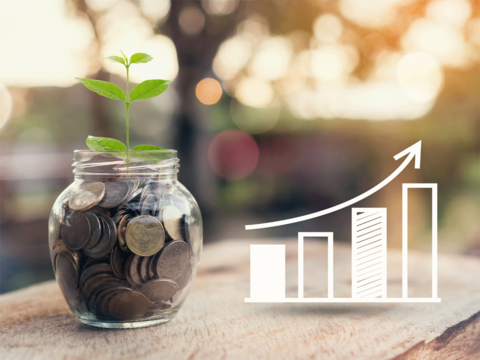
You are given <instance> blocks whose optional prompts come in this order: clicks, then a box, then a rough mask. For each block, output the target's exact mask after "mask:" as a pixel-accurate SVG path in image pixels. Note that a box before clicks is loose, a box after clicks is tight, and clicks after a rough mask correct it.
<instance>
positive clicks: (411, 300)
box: [245, 298, 442, 303]
mask: <svg viewBox="0 0 480 360" xmlns="http://www.w3.org/2000/svg"><path fill="white" fill-rule="evenodd" d="M245 302H247V303H263V302H274V303H440V302H442V299H440V298H407V299H405V298H373V299H369V298H364V299H361V298H360V299H354V298H332V299H329V298H304V299H297V298H285V299H278V300H271V301H264V300H262V299H255V298H246V299H245Z"/></svg>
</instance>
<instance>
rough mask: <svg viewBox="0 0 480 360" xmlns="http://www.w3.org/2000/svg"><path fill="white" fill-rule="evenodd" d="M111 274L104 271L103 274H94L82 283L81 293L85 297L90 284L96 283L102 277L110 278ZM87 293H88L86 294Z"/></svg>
mask: <svg viewBox="0 0 480 360" xmlns="http://www.w3.org/2000/svg"><path fill="white" fill-rule="evenodd" d="M111 278H112V276H111V275H109V274H106V273H103V274H96V275H93V276H92V277H91V278H89V279H88V280H87V281H85V283H84V284H83V285H82V287H81V290H82V294H84V296H85V298H86V297H87V294H88V292H89V291H90V289H91V287H92V285H95V284H98V282H99V281H100V280H102V279H111ZM88 295H89V294H88Z"/></svg>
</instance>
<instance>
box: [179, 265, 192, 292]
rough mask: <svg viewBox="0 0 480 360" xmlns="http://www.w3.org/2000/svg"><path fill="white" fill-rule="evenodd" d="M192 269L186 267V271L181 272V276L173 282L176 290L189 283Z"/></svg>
mask: <svg viewBox="0 0 480 360" xmlns="http://www.w3.org/2000/svg"><path fill="white" fill-rule="evenodd" d="M192 273H193V269H192V267H191V266H188V267H187V270H185V271H184V272H183V274H182V275H180V277H179V278H177V279H175V282H176V283H177V285H178V290H182V289H183V288H184V287H185V286H187V285H188V283H189V282H190V279H191V277H192Z"/></svg>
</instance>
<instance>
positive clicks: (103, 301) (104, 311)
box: [95, 286, 131, 317]
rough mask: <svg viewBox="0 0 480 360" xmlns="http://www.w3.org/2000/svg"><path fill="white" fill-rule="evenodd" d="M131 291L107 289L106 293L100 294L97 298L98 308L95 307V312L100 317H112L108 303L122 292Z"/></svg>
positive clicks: (127, 289) (116, 288)
mask: <svg viewBox="0 0 480 360" xmlns="http://www.w3.org/2000/svg"><path fill="white" fill-rule="evenodd" d="M130 290H131V289H130V288H128V287H122V286H119V287H114V288H111V289H106V290H105V291H102V292H101V293H100V294H98V296H97V301H96V306H95V312H96V315H97V316H99V317H111V315H110V312H109V311H108V303H109V302H110V299H111V298H112V297H113V296H115V295H116V294H118V293H119V292H122V291H130Z"/></svg>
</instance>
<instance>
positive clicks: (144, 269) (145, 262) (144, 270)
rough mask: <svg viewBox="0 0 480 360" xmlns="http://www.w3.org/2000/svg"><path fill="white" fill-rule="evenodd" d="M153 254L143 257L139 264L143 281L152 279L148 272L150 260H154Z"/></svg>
mask: <svg viewBox="0 0 480 360" xmlns="http://www.w3.org/2000/svg"><path fill="white" fill-rule="evenodd" d="M152 259H153V256H147V257H142V258H141V260H140V263H139V265H138V271H139V272H140V278H141V279H142V281H143V282H146V281H148V280H150V276H149V274H148V269H149V267H150V262H151V261H152Z"/></svg>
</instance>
